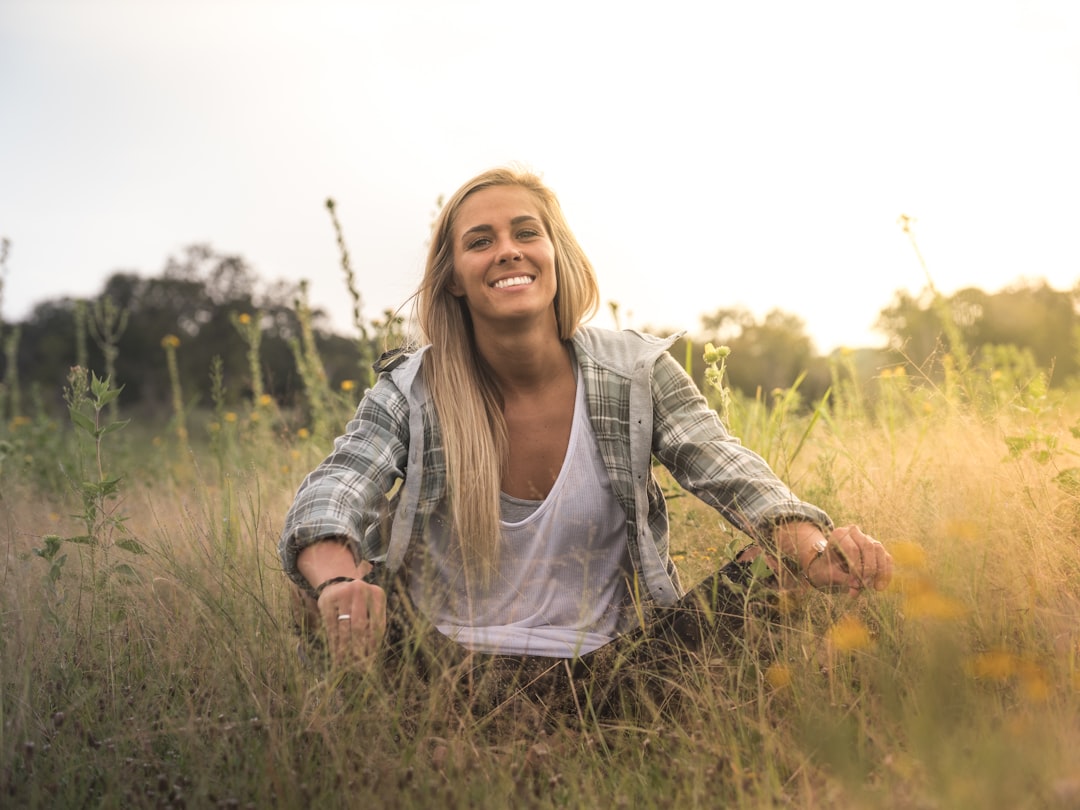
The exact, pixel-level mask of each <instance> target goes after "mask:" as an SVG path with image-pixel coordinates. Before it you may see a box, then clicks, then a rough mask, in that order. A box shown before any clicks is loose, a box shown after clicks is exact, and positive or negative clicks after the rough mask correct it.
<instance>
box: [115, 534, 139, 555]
mask: <svg viewBox="0 0 1080 810" xmlns="http://www.w3.org/2000/svg"><path fill="white" fill-rule="evenodd" d="M116 547H117V548H122V549H123V550H124V551H130V552H131V553H132V554H145V553H146V549H145V548H143V547H142V544H141V543H139V541H138V540H136V539H135V538H133V537H125V538H124V539H123V540H117V541H116Z"/></svg>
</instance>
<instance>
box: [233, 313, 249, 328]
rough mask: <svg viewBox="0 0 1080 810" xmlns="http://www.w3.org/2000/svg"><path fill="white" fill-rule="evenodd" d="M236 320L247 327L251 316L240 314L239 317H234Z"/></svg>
mask: <svg viewBox="0 0 1080 810" xmlns="http://www.w3.org/2000/svg"><path fill="white" fill-rule="evenodd" d="M236 320H238V321H239V322H240V323H242V324H243V325H244V326H247V325H248V324H249V323H251V316H250V315H248V314H247V313H246V312H241V313H240V314H239V315H237V316H236Z"/></svg>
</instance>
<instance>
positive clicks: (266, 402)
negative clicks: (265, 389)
mask: <svg viewBox="0 0 1080 810" xmlns="http://www.w3.org/2000/svg"><path fill="white" fill-rule="evenodd" d="M273 401H274V398H273V397H272V396H270V395H269V394H263V395H262V396H261V397H259V404H260V405H261V406H262V407H264V408H266V407H269V406H270V404H271V403H272V402H273Z"/></svg>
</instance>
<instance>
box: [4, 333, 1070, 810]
mask: <svg viewBox="0 0 1080 810" xmlns="http://www.w3.org/2000/svg"><path fill="white" fill-rule="evenodd" d="M166 348H167V349H168V348H169V347H166ZM171 350H172V351H176V350H177V347H176V346H172V347H171ZM179 350H180V351H182V347H180V348H179ZM841 371H842V369H841ZM964 375H966V376H964ZM964 375H952V376H950V377H948V378H947V381H946V383H944V384H941V385H939V386H934V385H930V384H928V383H927V382H926V381H920V380H914V379H912V378H911V377H909V376H908V375H907V374H903V373H898V372H894V371H891V370H885V371H884V372H883V373H882V374H881V375H880V376H879V378H878V379H876V380H874V381H870V382H869V383H867V386H868V387H869V386H870V383H872V389H873V390H872V392H870V391H867V390H861V389H860V388H858V387H857V386H855V384H854V383H853V382H852V380H851V379H849V378H846V377H844V376H843V374H842V373H838V377H837V384H836V386H835V387H834V390H833V393H832V397H831V400H830V402H829V404H828V407H827V408H826V409H825V410H823V411H821V412H820V413H818V415H817V417H816V418H814V419H812V418H811V417H810V416H809V415H807V414H806V413H805V409H803V410H799V409H796V408H794V407H793V402H792V400H793V399H794V396H795V395H794V394H793V393H792V392H776V393H775V394H774V395H773V396H772V397H771V399H770V401H769V405H768V406H766V404H765V403H764V402H736V403H734V404H733V406H732V416H731V420H732V423H733V425H734V427H735V429H736V431H737V432H738V433H739V434H740V435H742V436H743V437H744V440H745V441H746V442H747V443H748V444H750V445H751V446H752V447H754V448H755V449H758V450H759V451H760V452H762V453H763V454H764V455H766V457H767V458H768V459H769V461H770V462H771V463H773V464H774V466H775V467H776V469H777V470H778V471H779V472H780V473H781V474H782V475H783V476H784V477H785V478H786V479H787V480H788V481H789V482H790V483H791V484H792V485H793V487H794V488H795V489H796V490H797V491H798V492H799V493H800V494H801V495H803V497H805V498H807V499H808V500H813V501H815V502H817V503H819V504H820V505H822V506H823V507H824V508H826V509H827V510H828V511H829V512H830V513H831V514H832V515H833V516H834V517H835V518H836V519H837V520H838V522H856V523H858V524H860V525H861V526H862V527H863V528H864V529H865V530H866V531H868V532H869V533H871V534H873V535H874V536H875V537H877V538H878V539H880V540H881V541H882V542H884V543H885V544H886V545H887V546H888V547H889V548H890V550H891V551H892V553H893V555H894V557H895V559H896V562H897V574H896V578H895V582H894V583H893V586H892V587H891V589H890V590H889V591H887V592H885V593H882V594H878V595H876V596H873V597H867V598H860V599H851V598H849V597H846V596H830V595H826V594H819V593H816V592H814V593H796V594H792V595H791V596H790V597H789V598H785V599H784V600H783V601H782V602H781V608H782V611H781V614H782V615H781V616H780V618H779V620H777V621H765V620H764V619H752V620H751V623H750V626H749V627H748V630H747V633H746V638H745V640H744V641H743V643H742V645H741V649H740V650H739V651H737V652H736V653H735V654H733V655H731V656H730V657H726V658H723V659H713V660H710V661H707V662H703V663H702V665H701V666H700V667H699V668H695V669H692V670H689V671H687V672H686V673H685V677H684V678H682V679H681V681H680V682H679V683H677V684H675V685H674V687H675V688H677V690H678V691H679V693H680V695H681V700H680V701H679V702H678V705H677V707H676V708H672V709H670V710H668V711H666V712H657V711H655V706H652V705H650V704H648V703H647V702H642V704H641V706H640V708H639V710H637V711H629V712H628V713H627V714H626V716H624V717H621V718H620V719H618V720H611V721H608V720H597V719H596V718H594V717H591V716H590V715H589V713H588V711H587V710H585V711H583V712H582V714H581V715H580V716H574V715H566V716H556V717H547V718H544V717H538V716H537V714H536V713H535V712H532V711H529V710H528V708H529V707H526V706H521V705H516V704H515V705H510V706H506V707H503V708H502V709H501V710H499V711H496V712H495V713H494V714H493V715H483V714H481V715H479V716H476V715H475V714H474V713H470V712H468V711H462V710H461V707H460V706H459V705H457V704H456V703H455V702H454V701H452V700H449V699H448V691H447V690H450V689H452V685H448V684H431V685H428V686H423V685H420V684H418V683H416V682H412V681H410V682H407V683H388V682H387V680H386V678H385V677H383V676H382V675H381V674H367V675H365V674H361V673H355V672H339V671H335V670H333V669H332V668H329V667H327V666H325V665H323V664H322V663H320V662H319V661H318V659H317V658H316V659H314V660H313V659H311V658H307V659H306V660H305V659H304V658H303V657H301V656H300V655H298V639H297V636H296V634H295V632H294V627H293V621H292V618H291V616H292V614H291V610H290V598H289V597H290V594H289V591H288V588H287V587H286V580H285V578H284V577H283V575H282V574H281V572H280V568H279V563H278V561H277V558H276V554H275V543H276V539H277V535H278V531H279V529H280V527H281V523H282V520H283V517H284V514H285V511H286V509H287V508H288V505H289V503H290V501H291V498H292V495H293V493H294V491H295V488H296V486H297V485H298V483H299V481H300V479H301V478H302V476H303V474H304V473H305V472H306V471H307V470H308V469H310V468H311V467H312V466H314V464H316V463H317V461H318V460H319V459H320V457H321V455H322V454H323V452H325V450H326V448H327V446H328V445H327V442H328V436H327V435H323V434H322V433H320V432H318V431H315V429H314V428H313V427H310V426H305V425H303V424H299V423H298V421H297V419H298V418H295V417H290V416H288V415H286V414H281V413H279V412H277V410H276V409H275V407H274V405H273V403H270V402H268V401H266V400H265V399H263V400H257V401H256V402H254V403H253V404H251V405H250V406H246V407H244V408H238V409H237V410H235V411H230V410H227V409H226V408H225V406H224V405H222V404H221V403H219V404H218V407H217V408H216V409H215V411H214V412H213V413H208V414H204V415H202V416H201V417H198V416H197V415H193V414H187V415H185V419H184V421H183V422H182V423H178V420H174V422H173V423H172V424H171V426H170V427H169V428H168V429H165V428H162V429H160V430H156V429H154V428H153V427H152V426H150V425H149V424H140V423H139V422H137V421H136V422H133V423H131V424H129V425H127V426H126V427H124V429H123V430H118V429H117V430H114V429H112V428H110V427H109V425H111V424H112V423H113V421H114V419H115V414H114V413H113V411H112V408H113V407H114V405H115V403H113V402H109V401H108V400H109V399H110V397H111V396H112V395H111V394H110V393H109V389H108V388H107V387H105V386H97V387H96V388H95V387H91V388H90V389H89V390H86V391H82V390H81V389H79V386H78V384H77V383H76V389H77V390H75V391H74V392H73V393H72V394H71V395H70V398H71V399H72V400H73V401H74V404H75V409H76V411H77V412H78V413H79V414H81V416H78V417H76V418H75V421H76V423H77V424H76V425H75V426H74V427H73V426H71V425H68V424H66V423H65V424H60V423H58V422H56V421H55V420H51V419H50V418H49V417H47V416H46V415H44V414H43V413H39V414H30V415H29V416H22V417H19V418H18V419H14V420H12V421H11V422H10V423H9V424H7V425H5V426H3V428H2V432H3V436H2V438H3V441H2V443H0V446H2V467H0V476H2V490H0V494H2V498H0V532H2V533H3V535H2V536H3V546H2V548H3V553H2V558H0V805H2V806H5V807H259V808H262V807H318V808H322V807H343V806H352V807H367V806H372V807H440V808H457V807H462V808H464V807H486V806H491V807H503V806H522V807H575V808H576V807H672V808H685V807H723V806H731V807H762V808H764V807H770V808H771V807H778V806H784V807H805V808H810V807H859V808H862V807H867V808H871V807H882V808H1029V807H1030V808H1036V807H1039V808H1041V807H1062V808H1066V807H1078V806H1080V554H1078V550H1077V538H1078V536H1080V474H1077V473H1076V471H1075V469H1074V468H1075V467H1077V466H1080V463H1078V462H1077V458H1076V452H1077V451H1078V450H1080V440H1078V439H1077V438H1076V436H1075V435H1074V431H1075V428H1076V424H1077V417H1078V416H1080V408H1077V407H1076V406H1075V405H1073V404H1071V403H1070V402H1069V401H1068V398H1067V397H1065V396H1064V395H1060V394H1056V393H1053V392H1047V391H1046V390H1044V389H1043V388H1042V387H1041V386H1040V385H1038V384H1034V385H1032V384H1029V383H1030V381H1025V382H1024V384H1022V385H1021V384H1018V383H1017V381H1015V380H1011V379H1003V378H1002V375H1001V374H999V373H997V372H995V371H994V370H985V369H983V370H978V371H976V370H966V371H965V372H964ZM995 375H996V376H995ZM912 376H914V375H912ZM356 393H357V392H356V391H344V392H331V395H329V396H327V397H326V398H324V400H323V403H324V406H325V408H330V409H332V410H333V411H334V413H333V417H332V418H328V417H327V416H326V413H325V412H323V414H322V415H323V418H324V420H325V422H326V423H327V424H334V423H336V424H343V423H344V420H345V418H346V415H347V413H348V410H349V407H350V406H349V403H350V402H351V401H352V400H354V399H355V396H356ZM871 394H872V396H871ZM120 402H121V404H122V395H121V400H120ZM328 403H329V404H328ZM324 411H325V409H324ZM121 412H122V409H121ZM669 487H671V488H672V494H674V495H678V494H679V493H677V492H675V491H674V488H673V486H672V485H669ZM671 506H672V510H673V542H674V549H675V552H676V555H677V559H678V561H679V563H680V567H681V570H682V571H683V575H684V582H686V583H687V584H692V583H693V582H694V581H696V580H698V579H700V578H702V577H703V576H704V575H705V574H706V573H707V572H708V571H710V570H711V569H713V568H715V567H717V566H718V565H720V564H722V563H723V562H724V561H726V555H727V554H729V553H730V550H731V549H732V548H733V547H735V546H737V545H738V544H739V539H738V538H737V537H733V536H732V533H731V530H730V529H728V528H727V527H726V526H725V525H723V524H722V523H721V522H720V521H719V519H718V518H717V517H716V516H715V514H713V513H711V512H709V511H708V510H706V509H704V508H703V507H701V506H700V505H698V504H696V503H695V502H694V501H693V499H691V498H689V497H674V498H672V500H671Z"/></svg>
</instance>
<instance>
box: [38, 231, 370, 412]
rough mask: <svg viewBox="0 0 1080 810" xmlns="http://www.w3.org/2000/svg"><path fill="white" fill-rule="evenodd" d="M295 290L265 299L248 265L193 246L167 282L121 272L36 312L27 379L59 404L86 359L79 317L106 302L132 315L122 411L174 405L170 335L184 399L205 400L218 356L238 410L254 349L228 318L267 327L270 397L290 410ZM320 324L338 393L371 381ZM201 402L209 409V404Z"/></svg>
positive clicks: (273, 291)
mask: <svg viewBox="0 0 1080 810" xmlns="http://www.w3.org/2000/svg"><path fill="white" fill-rule="evenodd" d="M296 290H297V286H296V285H292V284H285V283H281V282H279V283H276V284H273V285H269V286H267V287H266V288H265V289H260V285H259V280H258V277H257V275H256V273H255V272H254V270H253V269H252V268H251V266H250V265H249V264H248V263H247V262H246V261H245V260H244V259H243V258H242V257H240V256H236V255H231V254H222V253H219V252H217V251H215V250H214V249H213V248H211V247H210V246H209V245H191V246H189V247H187V248H185V249H184V250H183V251H182V252H181V253H180V254H179V255H178V256H173V257H170V258H169V259H168V260H167V262H166V264H165V268H164V270H163V271H162V273H161V275H160V276H157V277H152V278H144V277H141V276H139V275H137V274H136V273H133V272H130V271H122V272H117V273H114V274H113V275H112V276H110V277H109V278H108V279H107V280H106V282H105V284H104V287H103V289H102V291H101V292H100V293H99V294H98V295H97V296H95V297H94V298H92V299H90V300H89V301H86V302H80V301H78V300H76V299H73V298H70V297H64V298H59V299H55V300H51V301H46V302H44V303H42V304H39V305H38V306H37V307H36V308H35V309H34V311H33V312H32V313H31V315H30V317H29V318H28V319H27V320H26V321H25V322H24V323H23V324H22V329H23V340H22V342H21V345H20V352H19V358H18V366H19V369H20V375H21V377H22V379H24V380H25V381H26V382H27V383H28V384H33V385H37V386H38V387H39V388H40V389H41V390H47V391H52V392H56V396H55V397H53V399H55V400H58V398H59V392H60V391H61V389H62V387H63V385H64V381H65V379H66V376H67V371H68V368H70V366H72V365H73V364H74V363H75V362H76V360H77V354H78V352H79V351H80V349H79V346H80V336H79V335H78V334H77V329H78V324H79V322H80V319H79V317H77V311H78V309H79V308H80V307H84V308H85V309H88V310H90V311H93V310H94V308H95V307H96V306H99V305H101V304H102V303H103V302H106V301H108V302H111V305H112V306H113V307H114V308H116V309H118V310H122V311H124V312H125V313H126V327H125V329H124V331H123V333H122V334H121V335H119V337H118V339H117V345H116V349H117V354H116V359H115V367H116V380H115V382H116V384H118V385H123V386H124V393H123V395H122V398H121V399H122V403H123V404H124V405H125V406H130V405H132V404H135V403H145V404H148V405H160V404H164V403H167V402H168V401H169V396H170V386H169V380H168V376H167V372H166V369H165V367H164V357H163V354H162V348H161V340H162V338H163V337H165V336H166V335H169V334H173V335H176V336H177V337H178V338H179V339H180V346H179V349H178V352H177V360H178V364H179V371H180V376H181V383H182V388H183V390H184V392H185V396H188V395H191V396H199V392H207V391H208V389H209V382H208V380H209V372H210V368H211V362H212V359H213V358H214V357H215V356H219V357H221V358H222V360H223V364H224V369H225V383H226V395H227V396H228V397H230V398H232V399H234V400H238V399H240V398H242V397H244V396H246V395H249V394H250V382H251V381H250V379H249V376H250V375H249V371H248V369H249V366H248V362H247V358H246V351H247V347H246V345H245V344H244V342H243V340H241V338H240V337H239V335H238V334H237V332H236V329H235V327H234V325H233V322H232V317H231V316H232V315H234V314H241V313H244V314H247V315H249V316H251V317H256V316H259V317H260V320H259V325H260V327H261V328H262V339H261V346H260V357H261V360H262V364H263V374H264V380H265V390H266V392H267V393H269V394H270V395H272V396H275V397H276V398H278V399H279V400H283V401H284V400H288V399H289V398H290V397H292V396H293V395H294V394H295V393H296V392H297V390H298V387H299V386H300V378H299V375H298V374H297V372H296V367H295V360H294V355H293V352H292V350H291V349H290V348H289V341H290V340H292V339H294V338H296V336H297V335H298V334H299V332H300V330H299V324H298V321H297V316H296V313H295V311H294V309H293V301H294V299H295V297H296ZM313 319H314V327H315V332H316V342H317V344H318V348H319V352H320V354H321V356H322V359H323V363H324V365H325V367H326V370H327V374H328V376H329V379H330V381H331V384H333V385H339V384H340V383H341V382H342V381H343V380H353V381H358V380H364V379H366V371H364V372H363V373H362V370H361V369H360V368H359V365H358V364H359V352H358V348H357V344H356V341H355V340H351V339H348V338H344V337H340V336H338V335H334V334H332V333H331V331H330V330H329V328H328V327H327V324H326V321H325V316H324V315H323V313H321V312H319V311H316V312H315V313H314V314H313ZM83 320H84V321H85V318H84V319H83ZM85 337H86V336H85V335H83V336H82V338H84V339H85ZM82 346H83V347H84V348H83V349H82V351H83V352H84V353H85V355H86V361H87V362H88V363H89V365H90V367H91V368H92V369H93V370H94V371H96V372H97V373H99V374H103V373H104V371H103V369H104V365H105V363H104V357H103V355H102V351H101V347H100V346H99V345H98V344H96V343H95V342H94V341H93V340H89V341H86V340H84V341H83V343H82ZM201 399H202V401H203V402H204V403H206V402H207V401H208V397H207V396H202V397H201Z"/></svg>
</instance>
